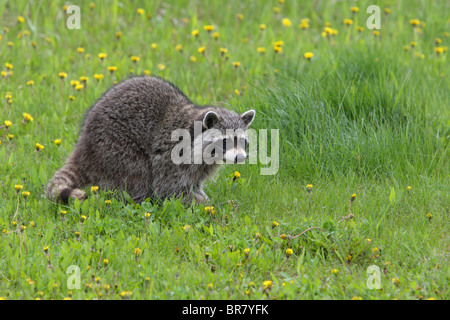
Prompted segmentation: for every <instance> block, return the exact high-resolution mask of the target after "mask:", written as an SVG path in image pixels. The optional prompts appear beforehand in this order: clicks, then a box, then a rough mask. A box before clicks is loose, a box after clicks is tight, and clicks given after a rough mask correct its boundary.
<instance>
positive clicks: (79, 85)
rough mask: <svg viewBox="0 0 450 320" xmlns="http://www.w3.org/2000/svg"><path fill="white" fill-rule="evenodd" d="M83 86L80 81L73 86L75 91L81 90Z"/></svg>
mask: <svg viewBox="0 0 450 320" xmlns="http://www.w3.org/2000/svg"><path fill="white" fill-rule="evenodd" d="M83 88H84V85H82V84H81V83H80V84H77V85H76V86H75V90H77V91H79V90H82V89H83Z"/></svg>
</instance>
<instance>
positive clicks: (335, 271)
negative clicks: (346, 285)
mask: <svg viewBox="0 0 450 320" xmlns="http://www.w3.org/2000/svg"><path fill="white" fill-rule="evenodd" d="M338 272H339V270H338V269H333V270H331V273H332V274H338Z"/></svg>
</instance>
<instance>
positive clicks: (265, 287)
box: [263, 280, 272, 290]
mask: <svg viewBox="0 0 450 320" xmlns="http://www.w3.org/2000/svg"><path fill="white" fill-rule="evenodd" d="M263 286H264V289H265V290H267V289H270V287H272V281H270V280H266V281H264V282H263Z"/></svg>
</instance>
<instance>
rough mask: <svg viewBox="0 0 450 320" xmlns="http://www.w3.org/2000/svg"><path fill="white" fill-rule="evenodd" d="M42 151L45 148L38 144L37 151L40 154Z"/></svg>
mask: <svg viewBox="0 0 450 320" xmlns="http://www.w3.org/2000/svg"><path fill="white" fill-rule="evenodd" d="M42 149H44V146H43V145H42V144H40V143H36V151H37V152H40V151H41V150H42Z"/></svg>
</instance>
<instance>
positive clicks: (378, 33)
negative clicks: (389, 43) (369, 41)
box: [372, 30, 380, 37]
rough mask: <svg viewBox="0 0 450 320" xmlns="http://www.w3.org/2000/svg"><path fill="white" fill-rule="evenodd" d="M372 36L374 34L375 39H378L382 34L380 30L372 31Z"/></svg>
mask: <svg viewBox="0 0 450 320" xmlns="http://www.w3.org/2000/svg"><path fill="white" fill-rule="evenodd" d="M372 34H373V35H374V36H375V37H378V36H379V35H380V32H379V31H378V30H373V31H372Z"/></svg>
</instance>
